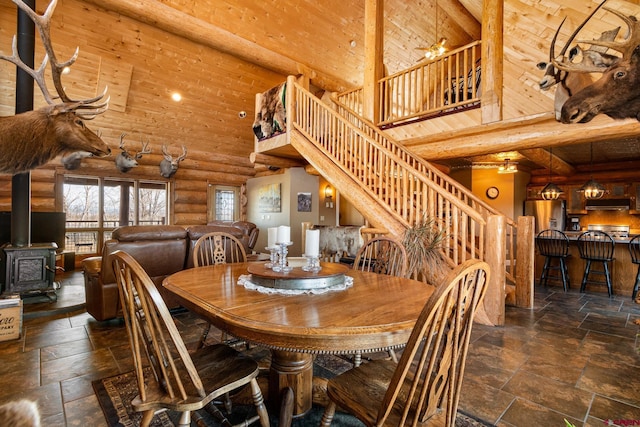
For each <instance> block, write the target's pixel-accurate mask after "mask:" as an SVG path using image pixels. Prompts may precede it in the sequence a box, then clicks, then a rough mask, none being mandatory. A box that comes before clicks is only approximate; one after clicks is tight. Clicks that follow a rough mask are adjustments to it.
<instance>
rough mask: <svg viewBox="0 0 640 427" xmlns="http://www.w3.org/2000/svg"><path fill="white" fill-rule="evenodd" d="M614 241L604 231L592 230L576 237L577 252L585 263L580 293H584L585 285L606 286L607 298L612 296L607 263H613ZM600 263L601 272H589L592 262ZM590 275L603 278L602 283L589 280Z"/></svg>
mask: <svg viewBox="0 0 640 427" xmlns="http://www.w3.org/2000/svg"><path fill="white" fill-rule="evenodd" d="M615 245H616V243H615V241H614V240H613V237H611V236H610V235H609V234H607V233H605V232H604V231H599V230H592V231H585V232H584V233H582V234H581V235H580V236H578V250H579V251H580V258H582V259H584V260H586V261H587V264H586V266H585V269H584V275H583V276H582V285H581V286H580V292H584V290H585V288H586V286H587V284H588V283H589V284H599V285H602V284H606V285H607V291H608V292H609V296H612V295H613V288H612V287H611V272H610V270H609V263H610V262H613V260H614V258H613V250H614V249H615ZM594 261H595V262H599V263H602V266H603V269H602V270H593V271H592V270H591V263H592V262H594ZM590 274H595V275H601V276H604V282H602V281H597V280H592V279H590Z"/></svg>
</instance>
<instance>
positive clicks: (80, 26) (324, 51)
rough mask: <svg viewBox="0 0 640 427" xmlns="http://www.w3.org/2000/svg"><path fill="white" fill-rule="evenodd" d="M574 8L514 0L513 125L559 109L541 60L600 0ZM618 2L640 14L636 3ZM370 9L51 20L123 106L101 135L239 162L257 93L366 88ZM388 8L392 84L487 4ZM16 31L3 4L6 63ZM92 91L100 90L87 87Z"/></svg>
mask: <svg viewBox="0 0 640 427" xmlns="http://www.w3.org/2000/svg"><path fill="white" fill-rule="evenodd" d="M47 3H48V2H47V1H44V0H42V1H41V0H38V2H37V9H38V10H39V11H42V10H43V9H44V7H46V4H47ZM563 3H566V2H562V1H561V0H550V1H545V2H533V3H532V2H530V1H526V0H507V1H505V6H504V8H505V14H504V56H505V60H504V68H505V80H504V85H505V97H506V98H507V99H505V107H504V109H505V112H504V115H505V119H516V118H518V117H523V116H531V115H536V114H542V113H545V112H550V111H551V110H552V108H553V100H552V94H550V93H546V92H541V91H540V90H539V88H538V87H537V82H538V80H539V78H540V72H539V71H538V70H537V69H536V68H535V63H536V62H538V61H539V60H542V59H545V58H546V57H547V55H548V46H549V41H550V40H551V38H552V36H553V32H554V31H555V28H557V26H558V25H559V23H560V21H561V20H562V18H563V17H564V16H566V15H568V16H569V20H568V21H569V22H568V23H567V25H566V28H567V29H565V30H564V33H568V32H569V31H570V28H571V26H574V27H575V25H577V23H578V22H579V20H581V19H582V18H583V17H584V16H586V15H587V14H588V13H589V11H590V10H591V8H592V7H595V6H596V5H597V4H598V1H595V0H587V1H586V2H585V1H580V2H573V3H572V4H571V5H564V4H563ZM609 3H610V4H609V5H610V7H613V8H618V9H619V10H623V11H625V12H628V13H629V14H638V15H640V13H639V12H640V9H639V8H638V6H637V2H636V1H622V0H610V1H609ZM364 5H365V2H364V1H362V0H323V1H317V0H261V1H255V0H198V1H197V2H194V1H191V0H139V1H135V2H132V1H129V0H86V1H78V0H64V1H63V2H61V3H60V5H58V10H57V11H56V13H55V14H54V18H53V23H52V37H53V39H54V45H55V47H56V49H58V50H59V51H60V52H62V55H61V56H64V55H65V54H66V55H70V54H71V53H72V52H73V49H75V47H76V46H78V47H79V48H80V59H79V60H78V63H77V64H76V65H75V66H74V72H76V71H75V70H77V74H76V77H75V78H74V77H68V79H69V80H68V86H69V87H71V88H72V90H75V91H77V92H79V93H81V94H84V92H87V97H88V96H90V95H91V94H92V93H95V91H98V90H102V88H103V87H104V85H109V91H110V93H111V96H112V109H111V110H110V111H109V112H108V113H106V114H105V115H104V116H103V117H99V118H97V119H95V121H94V123H92V126H93V127H98V128H100V129H101V130H102V132H103V138H104V139H105V140H106V141H107V142H108V143H109V144H110V145H111V146H112V147H117V144H118V140H119V136H120V134H121V133H122V132H127V133H128V134H129V135H130V136H131V140H132V141H135V142H133V143H138V141H139V140H140V139H147V138H149V139H150V141H151V143H152V146H155V147H159V146H160V145H161V144H168V145H170V146H176V145H178V146H179V145H180V144H182V145H185V146H186V147H187V148H188V149H189V150H190V152H193V151H200V152H203V153H210V154H211V155H218V156H230V161H233V158H234V156H238V157H245V158H246V157H248V156H249V154H250V153H251V152H252V151H253V144H254V142H253V134H252V131H251V122H252V120H251V117H253V111H254V105H253V104H254V95H255V93H257V92H262V91H264V90H266V89H268V88H270V87H272V86H275V85H276V84H278V83H279V82H281V81H283V80H284V78H285V76H286V75H288V74H298V73H305V74H306V75H309V76H311V77H312V83H313V84H314V85H315V86H317V87H321V88H324V89H326V90H330V91H336V90H341V89H346V88H353V87H356V86H359V85H361V84H362V81H363V76H364V29H365V22H364ZM384 10H385V24H384V57H383V58H384V63H385V67H386V69H387V72H388V73H393V72H396V71H399V70H402V69H405V68H407V67H409V66H411V65H413V64H415V63H416V61H418V60H420V59H421V57H422V56H421V55H422V50H420V49H419V48H420V47H425V46H429V45H431V44H432V43H434V42H435V41H437V40H438V39H439V38H441V37H446V38H447V40H448V45H449V46H450V47H457V46H461V45H464V44H466V43H468V42H470V41H473V40H477V39H480V38H481V24H480V22H481V20H482V0H385V1H384ZM14 22H15V6H14V5H13V4H12V3H11V2H10V1H9V0H2V1H0V50H2V51H3V52H7V51H9V50H10V43H11V42H10V40H11V37H12V35H13V33H14V32H15V25H14ZM596 24H597V25H596V26H595V27H594V29H593V30H592V31H593V32H595V33H597V32H598V31H602V30H601V28H605V29H607V28H609V27H611V25H614V24H613V22H612V21H611V22H610V19H609V18H607V19H606V20H605V21H603V22H598V23H596ZM616 25H617V24H616ZM564 35H565V36H566V34H564ZM37 56H38V55H37ZM36 60H37V61H38V59H36ZM13 68H14V67H13V65H11V64H8V63H6V62H4V61H0V114H1V115H9V114H12V108H13V99H14V94H13V87H14V75H15V74H14V73H15V72H14V70H13ZM96 70H97V71H96ZM80 82H82V83H83V84H80ZM87 82H88V83H89V84H90V86H91V88H90V89H86V88H84V86H83V85H85V83H87ZM85 86H86V85H85ZM174 90H178V91H180V92H182V94H183V101H182V102H181V103H173V102H171V101H169V98H168V95H169V94H170V92H172V91H174ZM38 102H40V103H41V102H42V101H41V100H39V101H38ZM241 112H246V113H247V118H246V119H242V118H240V116H239V113H241ZM466 120H470V121H469V122H466ZM473 120H474V119H473V118H471V119H455V118H448V119H443V120H440V121H431V123H429V122H424V125H423V129H422V130H420V131H417V132H422V133H423V134H437V133H439V132H452V131H455V130H456V129H457V128H459V127H460V126H472V125H473V123H474V122H473ZM475 123H477V121H476V122H475ZM409 136H415V135H409ZM541 146H542V147H544V145H542V144H541ZM588 148H589V145H588V144H587V145H583V144H573V145H567V146H566V147H562V148H561V147H555V148H554V150H553V153H554V155H557V156H558V157H559V158H561V159H563V160H565V161H567V162H568V163H570V164H578V165H579V164H586V163H588V162H589V150H588ZM639 148H640V147H638V141H637V139H636V138H629V137H627V138H626V139H624V140H623V141H621V142H619V141H614V140H613V139H611V140H609V141H608V142H607V143H602V144H598V145H597V146H596V147H594V158H596V159H600V158H602V159H603V160H608V161H619V160H621V159H625V160H631V159H638V160H640V149H639ZM497 151H500V150H497ZM504 156H505V155H504V153H502V154H500V153H492V152H491V150H490V149H485V153H484V154H483V155H482V156H473V157H467V156H457V157H456V158H454V159H447V160H446V162H445V161H444V160H443V161H442V162H443V163H447V164H449V165H455V164H456V162H458V163H468V162H472V161H495V160H496V159H497V158H503V157H504ZM513 156H515V158H514V160H516V161H519V162H521V163H522V164H523V165H527V167H530V168H532V169H534V168H540V167H541V165H540V164H539V163H540V162H538V163H536V162H531V161H530V160H528V158H527V157H526V156H523V155H522V154H521V153H514V154H513Z"/></svg>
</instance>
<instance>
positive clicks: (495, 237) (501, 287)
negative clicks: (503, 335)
mask: <svg viewBox="0 0 640 427" xmlns="http://www.w3.org/2000/svg"><path fill="white" fill-rule="evenodd" d="M506 260H507V220H506V218H505V217H504V215H491V216H489V218H488V219H487V235H486V241H485V261H486V262H487V263H488V264H489V267H490V269H491V277H490V279H489V286H488V288H487V293H486V294H485V295H484V304H483V305H484V310H485V313H486V314H487V317H488V320H489V321H490V322H491V323H492V324H493V325H495V326H502V325H504V317H505V313H504V310H505V309H504V307H505V284H506V280H507V277H506V274H507V273H506Z"/></svg>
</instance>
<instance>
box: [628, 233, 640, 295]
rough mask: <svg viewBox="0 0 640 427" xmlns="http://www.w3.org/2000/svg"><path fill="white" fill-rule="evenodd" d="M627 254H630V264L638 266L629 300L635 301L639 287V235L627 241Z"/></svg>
mask: <svg viewBox="0 0 640 427" xmlns="http://www.w3.org/2000/svg"><path fill="white" fill-rule="evenodd" d="M629 254H631V262H632V263H634V264H638V272H637V273H636V281H635V283H634V285H633V293H632V294H631V299H632V300H634V301H635V299H636V296H637V295H638V287H639V286H640V234H639V235H637V236H636V237H634V238H633V239H631V240H630V241H629Z"/></svg>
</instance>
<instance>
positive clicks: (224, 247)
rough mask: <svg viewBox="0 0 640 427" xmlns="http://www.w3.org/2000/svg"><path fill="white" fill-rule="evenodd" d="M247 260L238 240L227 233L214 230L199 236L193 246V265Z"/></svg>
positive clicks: (242, 246)
mask: <svg viewBox="0 0 640 427" xmlns="http://www.w3.org/2000/svg"><path fill="white" fill-rule="evenodd" d="M246 261H247V252H246V251H245V249H244V245H243V244H242V242H241V241H240V240H238V239H237V238H236V237H234V236H233V235H231V234H229V233H224V232H221V231H214V232H211V233H207V234H205V235H203V236H202V237H200V238H199V239H198V241H197V242H196V244H195V246H194V247H193V265H194V266H195V267H201V266H205V265H217V264H232V263H238V262H246Z"/></svg>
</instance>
